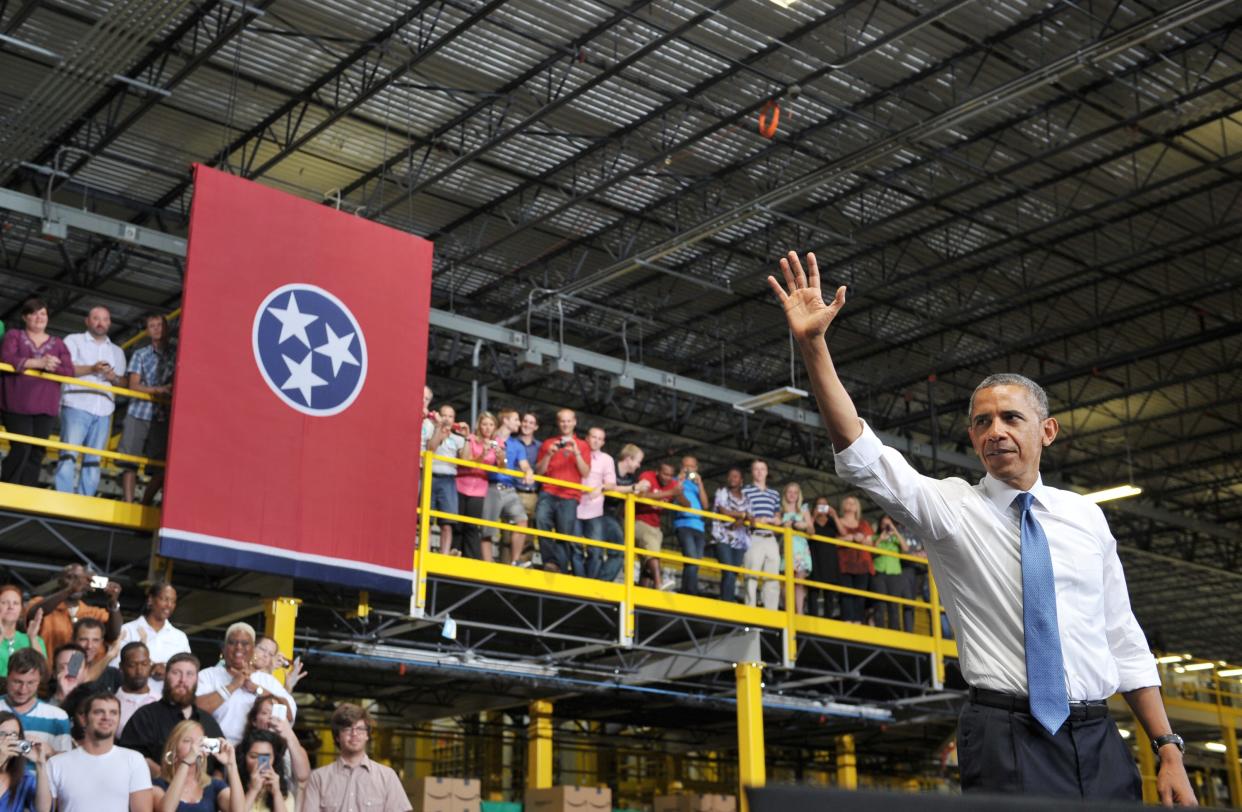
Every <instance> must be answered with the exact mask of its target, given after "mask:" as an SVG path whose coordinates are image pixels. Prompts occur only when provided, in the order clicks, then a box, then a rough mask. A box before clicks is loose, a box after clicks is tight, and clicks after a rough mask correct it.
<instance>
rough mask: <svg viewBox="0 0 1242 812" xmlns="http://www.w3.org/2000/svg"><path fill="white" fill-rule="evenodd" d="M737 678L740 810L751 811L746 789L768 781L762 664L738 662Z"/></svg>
mask: <svg viewBox="0 0 1242 812" xmlns="http://www.w3.org/2000/svg"><path fill="white" fill-rule="evenodd" d="M733 672H734V676H735V677H736V678H737V762H738V763H737V777H738V784H739V786H738V793H737V799H738V809H739V810H741V812H749V810H750V804H749V802H748V801H747V800H746V788H747V787H762V786H763V785H764V784H765V783H766V782H767V768H766V765H765V762H764V755H763V663H738V664H737V665H735V666H734V667H733Z"/></svg>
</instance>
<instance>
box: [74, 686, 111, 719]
mask: <svg viewBox="0 0 1242 812" xmlns="http://www.w3.org/2000/svg"><path fill="white" fill-rule="evenodd" d="M100 701H104V702H115V703H116V706H117V707H118V708H119V707H121V698H120V697H119V696H117V695H116V694H114V693H112V692H111V691H96V692H95V693H93V694H91V695H90V696H88V697H87V698H86V699H83V700H82V703H81V704H80V705H79V706H78V711H77V712H78V713H81V714H82V715H84V716H89V715H90V712H91V709H92V708H94V707H95V703H96V702H100Z"/></svg>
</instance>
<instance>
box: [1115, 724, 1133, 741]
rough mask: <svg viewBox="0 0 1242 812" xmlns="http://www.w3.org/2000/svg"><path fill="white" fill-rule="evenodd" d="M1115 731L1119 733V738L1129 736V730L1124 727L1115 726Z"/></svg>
mask: <svg viewBox="0 0 1242 812" xmlns="http://www.w3.org/2000/svg"><path fill="white" fill-rule="evenodd" d="M1117 732H1118V733H1120V734H1121V738H1123V739H1128V738H1130V735H1131V734H1130V731H1128V730H1126V729H1125V728H1124V727H1119V728H1117Z"/></svg>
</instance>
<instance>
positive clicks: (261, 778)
mask: <svg viewBox="0 0 1242 812" xmlns="http://www.w3.org/2000/svg"><path fill="white" fill-rule="evenodd" d="M285 752H286V750H285V742H284V740H283V739H282V738H281V737H280V736H279V735H277V734H276V733H273V732H271V731H268V730H253V729H252V730H251V731H250V732H248V733H247V734H246V738H244V739H242V743H241V747H240V748H239V749H238V753H239V754H240V759H239V763H238V765H237V768H238V772H239V773H241V780H242V789H244V790H245V791H246V806H245V808H246V812H294V800H293V793H292V786H291V785H290V782H289V779H288V777H287V776H288V773H287V772H286V769H285V758H284V756H285Z"/></svg>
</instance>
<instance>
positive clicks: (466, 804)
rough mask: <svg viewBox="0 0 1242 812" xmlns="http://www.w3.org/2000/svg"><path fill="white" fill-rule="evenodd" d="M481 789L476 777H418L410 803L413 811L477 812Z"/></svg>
mask: <svg viewBox="0 0 1242 812" xmlns="http://www.w3.org/2000/svg"><path fill="white" fill-rule="evenodd" d="M481 790H482V787H481V786H480V785H479V779H477V778H420V779H418V780H417V781H415V782H414V791H413V792H412V793H411V794H410V804H411V805H412V806H413V807H414V812H479V803H480V801H481V798H482V792H481Z"/></svg>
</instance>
